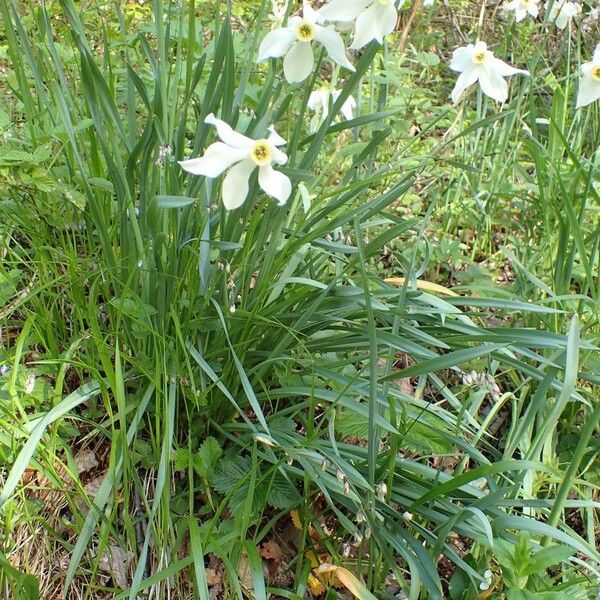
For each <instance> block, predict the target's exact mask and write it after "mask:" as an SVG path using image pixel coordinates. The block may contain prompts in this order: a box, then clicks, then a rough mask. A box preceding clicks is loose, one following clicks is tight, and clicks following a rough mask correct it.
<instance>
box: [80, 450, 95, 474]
mask: <svg viewBox="0 0 600 600" xmlns="http://www.w3.org/2000/svg"><path fill="white" fill-rule="evenodd" d="M74 460H75V466H76V467H77V472H78V473H79V474H80V475H81V473H86V472H87V471H91V470H92V469H93V468H94V467H97V466H98V459H97V458H96V453H95V452H93V451H92V450H90V449H89V448H84V449H83V450H80V451H79V452H78V453H77V454H76V455H75V457H74Z"/></svg>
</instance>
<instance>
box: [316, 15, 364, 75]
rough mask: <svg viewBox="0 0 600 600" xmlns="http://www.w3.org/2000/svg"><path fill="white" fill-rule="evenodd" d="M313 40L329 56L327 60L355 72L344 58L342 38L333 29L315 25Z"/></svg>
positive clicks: (344, 49)
mask: <svg viewBox="0 0 600 600" xmlns="http://www.w3.org/2000/svg"><path fill="white" fill-rule="evenodd" d="M315 40H316V41H317V42H319V43H320V44H323V46H325V50H327V54H329V58H331V60H332V61H333V62H335V63H337V64H338V65H340V67H345V68H346V69H349V70H350V71H354V70H355V69H354V67H353V66H352V63H351V62H350V61H349V60H348V57H347V56H346V47H345V46H344V40H343V39H342V36H341V35H340V34H339V33H338V32H337V31H335V29H334V28H333V27H321V26H320V25H317V31H316V34H315Z"/></svg>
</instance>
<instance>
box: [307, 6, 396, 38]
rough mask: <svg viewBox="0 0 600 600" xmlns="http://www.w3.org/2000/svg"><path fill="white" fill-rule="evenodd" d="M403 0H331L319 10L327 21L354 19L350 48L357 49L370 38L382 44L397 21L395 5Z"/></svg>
mask: <svg viewBox="0 0 600 600" xmlns="http://www.w3.org/2000/svg"><path fill="white" fill-rule="evenodd" d="M403 3H404V0H400V1H399V2H398V0H331V2H330V3H329V4H326V5H325V6H324V7H323V8H322V9H321V10H320V11H319V12H320V13H321V15H322V16H323V17H324V18H325V19H327V20H328V21H346V22H347V21H354V20H355V19H356V29H355V31H354V39H353V40H352V45H351V46H350V48H352V49H353V50H358V49H359V48H362V47H363V46H366V45H367V44H368V43H369V42H370V41H371V40H377V41H378V42H379V43H380V44H383V38H384V37H385V36H386V35H387V34H388V33H392V31H394V29H395V28H396V23H397V21H398V10H397V9H396V5H397V4H399V5H400V6H402V4H403Z"/></svg>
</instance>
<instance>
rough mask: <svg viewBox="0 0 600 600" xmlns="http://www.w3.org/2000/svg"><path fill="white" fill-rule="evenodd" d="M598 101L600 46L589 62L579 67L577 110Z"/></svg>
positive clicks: (599, 45) (599, 88)
mask: <svg viewBox="0 0 600 600" xmlns="http://www.w3.org/2000/svg"><path fill="white" fill-rule="evenodd" d="M599 99H600V44H598V45H597V46H596V49H595V50H594V56H593V57H592V60H591V61H590V62H586V63H584V64H582V65H581V79H580V80H579V92H578V93H577V108H581V107H582V106H587V105H588V104H591V103H592V102H594V101H595V100H599Z"/></svg>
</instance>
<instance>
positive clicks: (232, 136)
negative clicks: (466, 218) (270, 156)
mask: <svg viewBox="0 0 600 600" xmlns="http://www.w3.org/2000/svg"><path fill="white" fill-rule="evenodd" d="M204 122H205V123H208V124H209V125H214V126H215V127H216V129H217V135H218V136H219V138H221V141H223V142H225V143H226V144H227V145H229V146H233V147H234V148H251V147H252V145H253V143H254V142H253V141H252V140H251V139H250V138H249V137H246V136H245V135H242V134H241V133H238V132H237V131H234V130H233V129H232V128H231V127H230V126H229V125H228V124H227V123H225V121H221V119H217V117H215V115H213V114H212V113H211V114H210V115H208V116H207V117H206V119H204Z"/></svg>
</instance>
